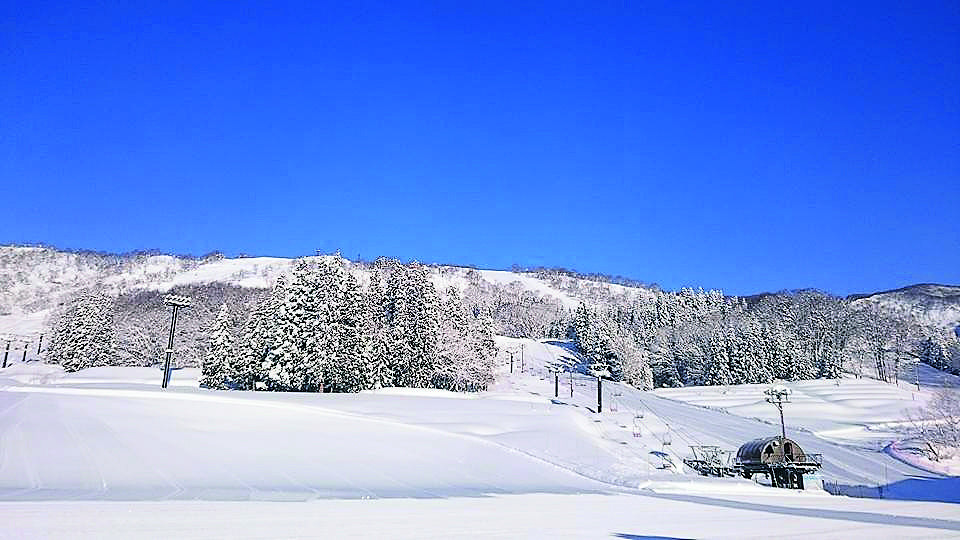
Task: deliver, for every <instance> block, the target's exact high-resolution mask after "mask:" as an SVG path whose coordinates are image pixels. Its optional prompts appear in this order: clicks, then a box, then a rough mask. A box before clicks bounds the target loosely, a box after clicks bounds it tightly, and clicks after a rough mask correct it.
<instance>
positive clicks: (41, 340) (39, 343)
mask: <svg viewBox="0 0 960 540" xmlns="http://www.w3.org/2000/svg"><path fill="white" fill-rule="evenodd" d="M41 345H43V334H40V340H39V341H37V355H38V356H39V355H40V346H41Z"/></svg>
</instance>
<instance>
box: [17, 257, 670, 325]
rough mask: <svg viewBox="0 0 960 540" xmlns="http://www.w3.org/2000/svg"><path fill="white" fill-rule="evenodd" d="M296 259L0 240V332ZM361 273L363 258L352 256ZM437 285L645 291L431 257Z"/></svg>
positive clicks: (573, 297) (249, 283)
mask: <svg viewBox="0 0 960 540" xmlns="http://www.w3.org/2000/svg"><path fill="white" fill-rule="evenodd" d="M295 260H296V259H292V258H281V257H236V258H228V257H224V256H222V255H219V254H216V255H210V256H206V257H201V258H194V257H183V256H174V255H164V254H152V253H148V254H134V255H112V254H102V253H93V252H67V251H60V250H57V249H54V248H49V247H25V246H0V334H14V335H24V336H25V335H35V334H38V333H41V332H43V331H44V329H45V327H46V322H47V321H46V319H47V316H48V315H49V314H50V312H51V310H52V309H55V308H56V307H57V306H58V305H60V304H61V303H62V302H63V301H64V300H65V299H66V298H68V297H70V296H71V295H72V294H74V293H76V292H77V291H79V290H82V289H85V288H89V287H96V288H98V289H100V290H102V291H105V292H108V293H110V294H113V295H120V294H125V293H130V292H136V291H157V292H158V293H162V292H166V291H169V290H170V289H173V288H175V287H178V286H186V285H205V284H213V283H222V284H227V285H234V286H239V287H245V288H268V287H271V286H272V285H273V283H274V282H275V280H276V278H277V276H279V275H281V274H283V273H284V272H287V271H288V270H289V269H290V267H291V265H292V264H293V262H294V261H295ZM349 265H350V267H351V270H352V271H353V272H354V273H356V274H357V275H358V277H359V278H360V279H361V280H362V281H363V280H364V278H365V276H366V274H367V271H366V265H365V264H364V263H349ZM428 268H429V269H430V273H431V277H432V280H433V282H434V285H435V286H436V287H437V289H438V290H444V289H446V288H447V287H451V286H453V287H456V288H458V289H460V290H463V289H465V288H466V287H467V286H468V285H469V284H470V283H480V284H483V285H486V286H499V287H501V288H503V289H504V291H505V293H507V294H511V295H517V296H523V295H532V296H534V297H538V298H542V299H548V300H550V301H552V302H557V303H559V304H561V305H562V306H564V307H566V308H568V309H573V308H575V307H576V306H577V305H578V304H579V303H580V302H588V303H592V302H595V301H597V300H599V299H603V298H608V297H611V296H619V297H623V296H632V295H637V296H639V295H649V294H651V293H650V290H649V289H645V288H641V287H628V286H624V285H618V284H613V283H604V282H600V281H594V280H589V279H582V278H577V277H570V276H564V275H550V276H546V275H543V274H542V273H540V274H537V273H533V272H514V271H509V270H481V269H474V268H468V267H458V266H441V265H431V266H429V267H428Z"/></svg>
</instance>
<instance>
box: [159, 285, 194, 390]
mask: <svg viewBox="0 0 960 540" xmlns="http://www.w3.org/2000/svg"><path fill="white" fill-rule="evenodd" d="M163 304H164V305H166V306H173V316H172V317H171V318H170V338H169V339H168V340H167V351H166V352H167V359H166V360H165V361H164V362H163V382H162V383H161V384H160V388H166V387H167V384H168V383H169V382H170V359H171V358H172V357H173V332H174V331H175V330H176V328H177V314H178V313H179V312H180V308H188V307H190V305H191V302H190V297H188V296H180V295H178V294H168V295H166V296H164V297H163Z"/></svg>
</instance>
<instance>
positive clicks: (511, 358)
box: [510, 352, 513, 373]
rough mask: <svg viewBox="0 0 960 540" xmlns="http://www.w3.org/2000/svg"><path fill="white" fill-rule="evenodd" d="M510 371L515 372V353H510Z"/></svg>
mask: <svg viewBox="0 0 960 540" xmlns="http://www.w3.org/2000/svg"><path fill="white" fill-rule="evenodd" d="M510 373H513V353H512V352H511V353H510Z"/></svg>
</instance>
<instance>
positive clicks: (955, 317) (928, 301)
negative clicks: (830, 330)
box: [853, 284, 960, 330]
mask: <svg viewBox="0 0 960 540" xmlns="http://www.w3.org/2000/svg"><path fill="white" fill-rule="evenodd" d="M853 298H855V300H854V302H855V303H857V304H871V303H872V304H876V305H879V306H882V307H885V308H888V309H891V310H893V311H895V312H898V313H902V314H905V315H911V316H912V317H915V318H916V319H917V320H918V321H920V322H922V323H924V324H927V325H931V326H936V327H940V328H943V329H945V330H955V329H956V328H958V327H960V286H955V285H936V284H921V285H911V286H909V287H904V288H902V289H896V290H893V291H884V292H879V293H873V294H866V295H855V296H854V297H853Z"/></svg>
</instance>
